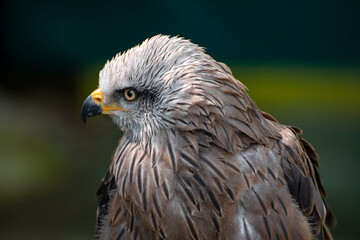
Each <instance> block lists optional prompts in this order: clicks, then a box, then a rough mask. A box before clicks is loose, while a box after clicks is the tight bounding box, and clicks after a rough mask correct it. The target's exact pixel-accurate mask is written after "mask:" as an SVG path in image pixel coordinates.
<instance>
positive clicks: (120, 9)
mask: <svg viewBox="0 0 360 240" xmlns="http://www.w3.org/2000/svg"><path fill="white" fill-rule="evenodd" d="M0 4H1V8H0V9H1V10H0V11H1V12H0V18H1V33H2V34H1V55H0V56H1V64H0V71H1V78H0V109H1V113H0V215H1V220H0V221H1V222H0V239H90V238H91V237H92V234H93V230H94V225H95V209H96V199H95V192H96V190H97V187H98V185H99V183H100V179H101V178H102V176H103V175H104V174H105V172H106V170H107V168H108V165H109V163H110V161H111V155H112V152H113V151H114V148H115V147H116V145H117V143H118V139H119V138H120V137H121V132H120V131H119V130H118V129H117V128H116V127H115V126H114V125H113V124H112V122H111V121H110V119H104V117H98V118H94V119H90V121H89V124H88V127H87V128H85V127H84V126H83V124H82V122H81V120H80V108H81V104H82V101H83V100H84V99H85V98H86V97H87V95H88V94H89V93H90V92H91V91H92V90H93V89H95V88H96V87H97V80H98V72H99V71H100V70H101V68H102V67H103V65H104V63H105V62H106V60H107V59H110V58H111V57H112V56H113V55H115V54H116V53H117V52H120V51H124V50H126V49H128V48H130V47H132V46H134V45H136V44H139V43H141V42H142V41H143V40H144V39H146V38H148V37H151V36H153V35H155V34H158V33H163V34H170V35H180V36H183V37H185V38H188V39H191V40H192V41H193V42H195V43H198V44H199V45H201V46H204V47H206V49H207V52H208V53H209V54H210V55H212V56H213V57H214V58H215V59H217V60H219V61H223V62H225V63H227V64H228V65H229V66H230V67H231V68H232V70H233V73H234V75H235V76H236V77H237V79H239V80H240V81H242V82H243V83H244V84H245V85H246V86H247V87H248V88H249V90H250V96H251V97H252V98H253V99H254V100H255V101H256V103H257V104H258V106H259V107H260V108H261V109H262V110H264V111H267V112H269V113H271V114H273V115H274V116H275V117H276V118H277V119H278V120H279V121H280V122H282V123H284V124H288V125H295V126H298V127H300V128H302V129H303V130H304V134H303V136H304V137H305V138H306V139H307V140H309V141H310V142H311V143H312V144H313V145H314V147H315V148H316V150H317V152H318V154H319V155H320V160H321V162H320V163H321V169H320V172H321V175H322V178H323V182H324V185H325V187H326V190H327V193H328V197H327V200H328V203H329V205H330V207H331V208H332V209H333V211H334V212H335V215H336V216H337V219H338V226H337V228H335V229H334V230H333V234H334V236H335V239H359V236H360V228H359V227H358V220H357V217H358V216H359V215H360V206H359V205H360V187H359V183H360V181H359V179H360V176H359V170H360V158H359V149H360V141H359V136H360V127H359V123H360V92H359V89H360V14H359V12H360V2H359V1H355V0H354V1H340V0H339V1H333V0H327V1H325V0H319V1H317V0H315V1H308V0H304V1H286V0H283V1H267V0H257V1H250V0H247V1H230V0H227V1H226V0H225V1H219V0H217V1H205V0H196V1H195V0H191V1H190V0H183V1H179V2H173V1H145V0H134V1H116V2H110V1H74V0H73V1H59V0H53V1H43V0H38V1H25V0H15V1H10V0H4V1H1V3H0Z"/></svg>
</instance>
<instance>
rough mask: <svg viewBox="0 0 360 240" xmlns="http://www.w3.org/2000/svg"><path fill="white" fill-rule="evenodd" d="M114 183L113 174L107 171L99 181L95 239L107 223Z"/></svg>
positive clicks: (114, 189)
mask: <svg viewBox="0 0 360 240" xmlns="http://www.w3.org/2000/svg"><path fill="white" fill-rule="evenodd" d="M116 188H117V186H116V182H115V177H114V175H113V174H111V173H110V171H108V172H107V173H106V175H105V176H104V178H103V179H102V181H101V184H100V187H99V189H98V190H97V192H96V197H97V199H98V208H97V216H96V231H95V238H98V237H99V236H100V235H101V229H102V227H103V226H104V225H105V224H106V222H107V216H108V214H109V208H110V202H111V199H112V197H113V195H114V193H115V192H116Z"/></svg>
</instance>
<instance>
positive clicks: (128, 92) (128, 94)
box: [127, 90, 134, 98]
mask: <svg viewBox="0 0 360 240" xmlns="http://www.w3.org/2000/svg"><path fill="white" fill-rule="evenodd" d="M133 94H134V91H133V90H129V91H127V96H128V98H132V97H133Z"/></svg>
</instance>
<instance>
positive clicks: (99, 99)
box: [91, 89, 103, 105]
mask: <svg viewBox="0 0 360 240" xmlns="http://www.w3.org/2000/svg"><path fill="white" fill-rule="evenodd" d="M91 96H92V99H93V100H94V102H95V103H96V104H98V105H101V104H102V100H103V94H102V92H101V90H100V89H96V90H95V91H94V92H92V94H91Z"/></svg>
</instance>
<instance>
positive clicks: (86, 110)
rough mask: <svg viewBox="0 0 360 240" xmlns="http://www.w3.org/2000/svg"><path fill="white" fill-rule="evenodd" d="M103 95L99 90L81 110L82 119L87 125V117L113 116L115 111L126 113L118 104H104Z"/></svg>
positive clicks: (87, 100)
mask: <svg viewBox="0 0 360 240" xmlns="http://www.w3.org/2000/svg"><path fill="white" fill-rule="evenodd" d="M103 99H104V96H103V93H102V91H101V90H100V89H99V88H98V89H96V90H95V91H93V92H92V93H91V94H90V95H89V96H88V97H87V98H86V99H85V101H84V103H83V106H82V108H81V119H82V120H83V122H84V124H85V125H86V119H87V117H93V116H96V115H99V114H113V112H114V111H125V112H126V110H125V109H123V108H121V107H119V106H118V105H117V104H116V103H112V104H107V105H105V104H103Z"/></svg>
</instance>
